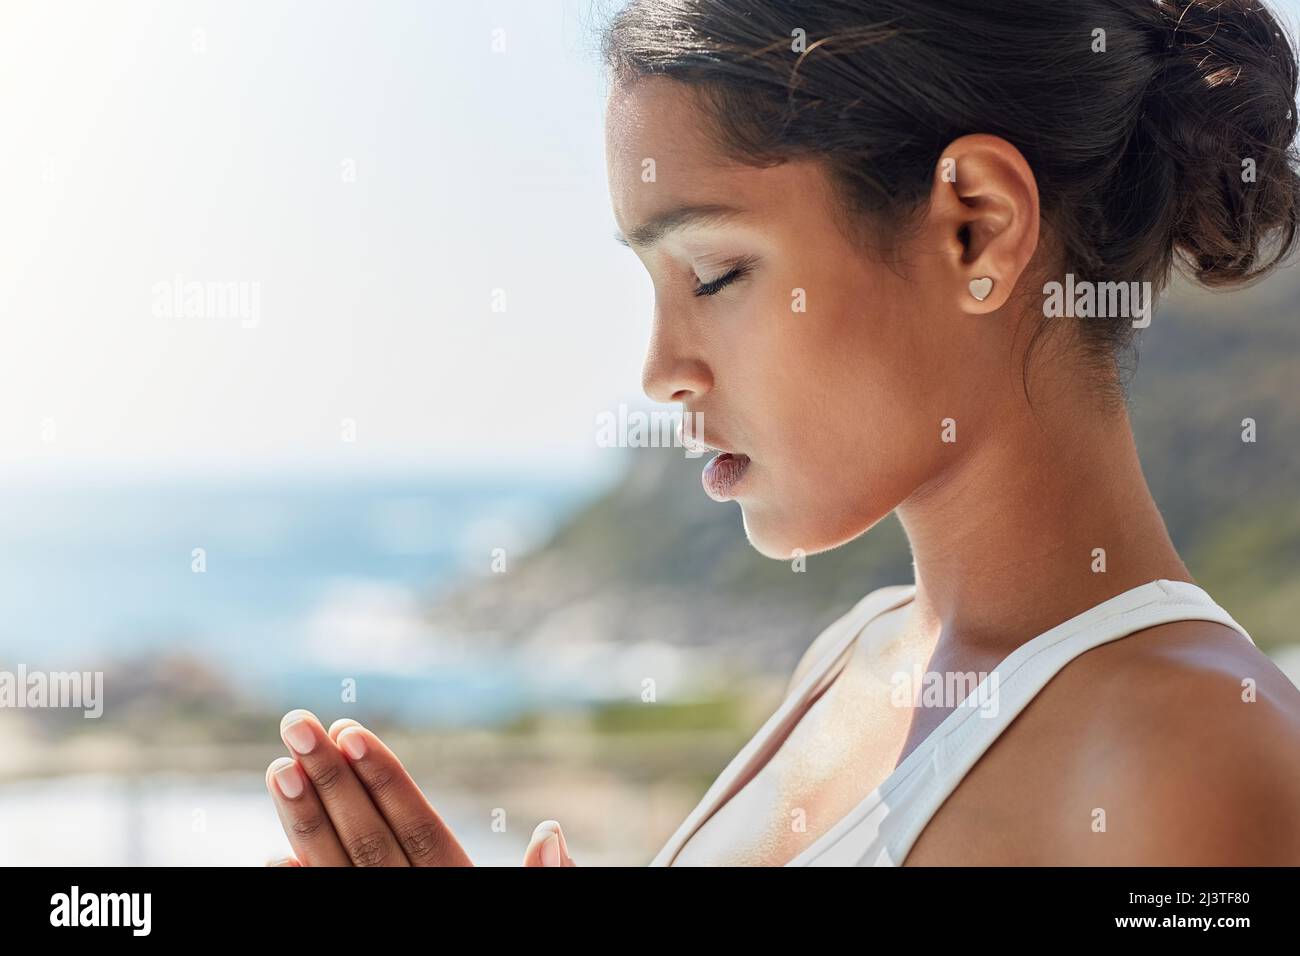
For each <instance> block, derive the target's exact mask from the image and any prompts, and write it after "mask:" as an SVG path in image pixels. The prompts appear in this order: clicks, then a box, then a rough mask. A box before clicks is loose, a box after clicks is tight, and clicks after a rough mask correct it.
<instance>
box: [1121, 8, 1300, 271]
mask: <svg viewBox="0 0 1300 956" xmlns="http://www.w3.org/2000/svg"><path fill="white" fill-rule="evenodd" d="M1130 9H1133V8H1131V7H1130ZM1137 9H1139V10H1141V16H1142V17H1143V19H1144V20H1145V21H1146V27H1147V30H1148V33H1149V35H1150V37H1151V41H1152V49H1151V52H1152V54H1153V59H1154V61H1155V70H1154V73H1153V76H1152V79H1151V83H1150V85H1149V86H1148V88H1147V93H1146V97H1145V101H1144V103H1143V123H1144V124H1145V125H1146V126H1147V137H1148V138H1149V141H1148V143H1147V144H1145V145H1147V146H1148V147H1149V148H1151V149H1153V150H1154V152H1155V153H1157V154H1158V155H1162V156H1164V157H1165V158H1166V160H1167V161H1168V162H1170V163H1172V174H1173V175H1174V177H1175V178H1176V184H1175V185H1174V188H1173V189H1172V190H1171V193H1172V195H1173V197H1174V202H1173V204H1172V209H1171V210H1170V217H1169V224H1170V233H1171V236H1170V239H1171V245H1172V248H1173V251H1174V253H1175V254H1176V255H1177V257H1178V258H1179V259H1181V260H1182V261H1183V263H1184V264H1185V265H1186V266H1187V267H1188V268H1189V270H1190V271H1191V272H1192V274H1193V275H1194V276H1195V278H1196V279H1197V280H1199V281H1200V282H1202V283H1203V284H1205V285H1208V286H1222V285H1231V284H1235V283H1239V282H1246V281H1249V280H1250V279H1252V278H1254V277H1255V276H1256V275H1257V274H1261V273H1263V272H1264V271H1266V270H1267V269H1268V268H1270V267H1271V266H1272V265H1274V264H1276V263H1277V261H1278V260H1280V259H1281V258H1283V257H1284V256H1286V255H1287V253H1288V252H1289V251H1290V249H1291V248H1292V245H1293V244H1294V242H1295V240H1296V234H1297V225H1298V221H1300V176H1298V175H1297V166H1298V165H1300V162H1298V159H1297V154H1296V151H1295V137H1296V125H1297V117H1296V79H1297V78H1296V58H1295V53H1294V51H1293V48H1292V45H1291V41H1290V40H1289V39H1288V37H1287V36H1286V35H1285V34H1284V33H1283V31H1282V28H1281V27H1280V26H1279V24H1278V23H1277V21H1276V20H1275V19H1274V18H1273V17H1272V16H1271V15H1270V14H1269V13H1268V11H1267V10H1266V9H1264V7H1263V6H1261V5H1260V4H1259V3H1257V2H1252V0H1154V2H1153V0H1141V2H1140V5H1139V7H1138V8H1137Z"/></svg>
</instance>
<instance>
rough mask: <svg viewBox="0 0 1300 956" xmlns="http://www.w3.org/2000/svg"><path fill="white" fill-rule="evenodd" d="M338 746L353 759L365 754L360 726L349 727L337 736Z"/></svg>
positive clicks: (364, 740)
mask: <svg viewBox="0 0 1300 956" xmlns="http://www.w3.org/2000/svg"><path fill="white" fill-rule="evenodd" d="M338 743H339V746H340V747H342V748H343V752H344V753H345V754H347V755H348V756H349V757H351V758H352V759H353V760H360V759H361V758H362V757H364V756H365V755H366V738H365V736H364V735H363V734H362V733H361V728H360V727H349V728H348V729H347V730H345V731H343V732H342V733H341V734H339V736H338Z"/></svg>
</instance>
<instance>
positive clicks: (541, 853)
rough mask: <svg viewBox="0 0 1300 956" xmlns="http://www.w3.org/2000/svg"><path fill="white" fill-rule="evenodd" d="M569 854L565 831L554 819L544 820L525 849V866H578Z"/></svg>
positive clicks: (538, 825)
mask: <svg viewBox="0 0 1300 956" xmlns="http://www.w3.org/2000/svg"><path fill="white" fill-rule="evenodd" d="M577 865H578V864H577V863H574V862H573V857H571V856H569V845H568V843H566V842H565V839H564V831H563V830H561V829H560V824H559V823H557V822H556V821H554V820H543V821H542V822H541V823H539V824H537V829H535V830H534V831H533V835H532V838H531V839H530V840H529V841H528V849H526V850H524V866H577Z"/></svg>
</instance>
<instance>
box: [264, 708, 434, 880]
mask: <svg viewBox="0 0 1300 956" xmlns="http://www.w3.org/2000/svg"><path fill="white" fill-rule="evenodd" d="M280 736H281V737H283V738H284V742H285V745H286V746H288V748H289V749H290V751H292V752H293V754H294V756H295V757H296V758H297V760H298V765H299V766H300V767H301V768H302V769H303V770H304V771H305V772H306V774H307V779H308V780H310V781H311V784H312V787H313V788H314V789H315V791H316V795H317V796H318V797H320V802H321V803H322V804H323V805H324V806H325V812H326V813H328V814H329V818H330V822H331V823H333V824H334V832H336V833H337V834H338V838H339V842H340V843H342V844H343V849H344V850H345V851H347V855H348V858H349V859H350V860H351V861H352V863H353V865H355V866H410V865H411V864H410V861H408V860H407V859H406V855H405V854H404V853H403V852H402V848H401V847H400V846H399V845H398V843H397V838H396V837H395V836H393V831H392V830H390V829H389V827H388V824H387V822H385V820H384V818H383V817H382V816H381V815H380V813H379V811H378V810H377V809H376V808H375V805H374V804H373V803H372V802H371V801H370V796H369V794H368V793H366V788H365V787H363V786H362V785H361V781H360V780H358V779H357V777H356V774H354V773H353V772H352V768H351V767H350V766H348V762H347V760H345V759H344V757H343V754H341V753H340V752H339V749H338V747H336V746H334V742H333V741H331V740H330V739H329V736H328V735H327V734H326V733H325V728H324V727H322V726H321V725H320V721H319V720H317V719H316V716H315V715H314V714H312V713H310V712H309V711H306V710H291V711H289V713H287V714H285V715H284V719H283V720H281V721H280Z"/></svg>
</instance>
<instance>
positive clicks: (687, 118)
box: [605, 77, 817, 232]
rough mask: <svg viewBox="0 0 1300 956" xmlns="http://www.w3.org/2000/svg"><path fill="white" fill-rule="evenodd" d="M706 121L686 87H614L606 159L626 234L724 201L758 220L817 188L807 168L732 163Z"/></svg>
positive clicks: (652, 83)
mask: <svg viewBox="0 0 1300 956" xmlns="http://www.w3.org/2000/svg"><path fill="white" fill-rule="evenodd" d="M705 122H707V120H706V117H705V115H704V114H703V113H702V112H701V110H700V109H699V107H698V106H697V105H696V102H695V99H694V96H693V94H692V91H691V89H690V87H688V86H686V85H685V84H682V83H679V82H676V81H674V80H670V79H667V78H665V77H647V78H642V79H638V80H635V81H633V82H632V83H631V84H629V85H624V84H621V83H620V84H615V86H614V87H613V89H612V90H611V91H610V95H609V99H608V102H607V104H606V112H605V160H606V166H607V173H608V176H609V191H610V199H611V202H612V204H613V209H614V218H615V220H616V221H617V223H618V227H619V229H620V230H622V231H624V232H626V231H628V230H630V229H633V228H635V227H636V226H637V225H638V224H640V223H642V222H645V221H647V220H648V219H650V218H652V217H653V216H655V215H656V214H657V213H660V212H663V211H665V210H667V209H670V208H674V207H677V206H681V205H690V204H709V203H725V204H726V205H728V206H735V207H738V208H740V209H742V210H743V211H744V214H745V217H746V218H751V219H754V220H756V221H758V220H762V219H766V218H770V217H773V216H777V215H779V214H780V209H781V208H782V207H783V206H786V205H789V204H790V203H791V202H794V201H798V200H799V198H800V196H801V195H802V196H803V198H807V193H808V191H809V189H810V188H815V187H816V185H817V183H816V182H814V181H813V180H815V179H816V177H815V176H810V174H809V171H808V170H807V169H806V168H804V167H806V165H807V164H803V163H783V164H781V165H779V166H773V167H766V168H758V167H754V166H746V165H743V164H739V163H736V162H735V161H734V160H730V159H728V158H727V157H725V156H723V155H722V154H721V153H720V152H718V150H717V148H716V146H714V144H713V143H712V142H711V141H710V139H709V137H708V136H707V134H706V132H705V130H704V127H703V124H704V123H705ZM651 173H653V177H652V178H651Z"/></svg>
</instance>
